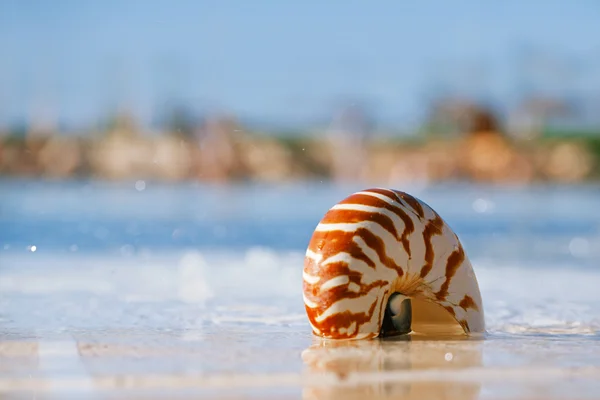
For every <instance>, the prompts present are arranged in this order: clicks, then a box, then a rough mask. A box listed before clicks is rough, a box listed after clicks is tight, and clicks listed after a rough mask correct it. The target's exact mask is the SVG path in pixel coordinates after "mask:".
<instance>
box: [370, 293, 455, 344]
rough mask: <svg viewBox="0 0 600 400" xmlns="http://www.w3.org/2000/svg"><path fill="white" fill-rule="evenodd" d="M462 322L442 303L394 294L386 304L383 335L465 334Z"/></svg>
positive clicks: (381, 334)
mask: <svg viewBox="0 0 600 400" xmlns="http://www.w3.org/2000/svg"><path fill="white" fill-rule="evenodd" d="M465 333H466V332H465V330H464V329H463V327H462V326H461V325H460V323H459V322H458V321H457V320H456V318H454V316H453V315H452V314H451V313H449V312H448V311H447V310H446V309H445V308H444V307H442V306H441V305H439V304H437V303H434V302H431V301H427V300H423V299H419V298H409V297H406V296H404V295H402V294H400V293H394V294H392V295H391V296H390V297H389V299H388V303H387V306H386V308H385V314H384V317H383V322H382V325H381V330H380V334H379V336H380V337H391V336H400V335H407V334H411V335H419V336H420V335H425V336H428V335H464V334H465Z"/></svg>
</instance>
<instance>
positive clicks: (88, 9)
mask: <svg viewBox="0 0 600 400" xmlns="http://www.w3.org/2000/svg"><path fill="white" fill-rule="evenodd" d="M599 21H600V2H598V1H596V0H579V1H571V2H567V1H552V0H549V1H548V0H547V1H541V0H531V1H528V2H524V1H516V0H506V1H476V0H469V1H467V0H463V1H460V0H458V1H454V2H447V1H444V0H429V1H419V2H403V1H394V0H374V1H348V0H347V1H341V0H340V1H335V0H332V1H327V2H323V1H317V0H302V1H275V0H272V1H267V0H253V1H242V0H239V1H227V0H222V1H201V0H200V1H187V0H180V1H163V0H151V1H142V0H137V1H135V0H122V1H116V0H105V1H88V0H54V1H51V0H47V1H41V0H39V1H34V0H0V124H6V123H9V122H12V121H16V120H19V119H21V118H23V117H25V116H28V115H31V113H33V112H36V110H37V111H39V110H47V112H51V113H52V114H53V115H56V116H58V118H60V119H61V120H65V121H68V122H71V123H79V124H84V123H86V122H89V121H93V120H94V119H97V118H98V117H100V116H103V113H106V112H107V111H108V110H109V109H110V108H114V107H117V106H118V105H119V104H124V105H127V106H128V107H130V108H131V109H132V110H134V112H136V113H137V114H138V115H139V116H140V118H142V119H145V120H149V119H150V118H151V117H152V115H154V114H155V113H156V112H158V111H159V110H160V108H161V104H162V103H161V102H160V101H161V99H162V100H164V99H169V98H173V99H179V100H181V101H185V102H187V103H188V104H190V105H192V106H193V107H196V108H202V107H210V108H213V109H218V110H230V111H233V112H236V113H238V114H240V115H242V116H246V117H251V118H254V119H264V120H269V121H280V122H286V121H287V122H289V123H291V124H295V123H301V122H302V121H308V120H311V119H314V118H315V117H318V116H320V115H323V114H324V113H327V112H329V111H330V109H331V106H332V104H333V103H334V102H335V101H336V100H337V99H340V98H344V97H355V98H359V99H364V100H367V101H370V102H372V103H373V104H374V105H375V107H376V109H377V111H378V113H379V114H380V116H381V118H384V119H386V120H388V121H390V122H391V123H401V124H410V123H414V122H415V121H418V120H419V119H420V118H421V117H422V114H423V112H424V105H425V101H426V100H427V99H428V98H429V97H430V96H431V95H433V94H434V93H439V92H441V91H443V90H446V91H460V92H462V93H467V94H469V93H473V94H476V95H478V96H482V97H484V98H487V99H493V100H497V101H510V100H511V99H513V98H514V97H515V96H516V95H518V94H519V93H521V92H523V91H525V90H537V91H541V90H543V91H546V92H550V93H552V92H557V93H579V94H589V93H593V92H594V91H596V92H600V22H599ZM544 60H547V61H550V62H545V61H544ZM525 62H527V63H526V64H525ZM536 65H543V66H544V67H539V66H537V67H536ZM548 65H550V66H551V67H548ZM526 66H529V67H527V68H529V69H527V68H526Z"/></svg>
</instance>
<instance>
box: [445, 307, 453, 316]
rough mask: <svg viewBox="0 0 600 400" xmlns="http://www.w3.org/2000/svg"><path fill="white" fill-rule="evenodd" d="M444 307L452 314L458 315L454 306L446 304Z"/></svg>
mask: <svg viewBox="0 0 600 400" xmlns="http://www.w3.org/2000/svg"><path fill="white" fill-rule="evenodd" d="M444 308H445V309H446V311H448V312H449V313H450V315H452V316H453V317H456V312H455V311H454V308H452V306H444Z"/></svg>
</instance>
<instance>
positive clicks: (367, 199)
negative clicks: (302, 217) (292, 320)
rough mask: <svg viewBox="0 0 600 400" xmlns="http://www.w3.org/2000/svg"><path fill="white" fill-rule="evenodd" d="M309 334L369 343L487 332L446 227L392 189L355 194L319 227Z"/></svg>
mask: <svg viewBox="0 0 600 400" xmlns="http://www.w3.org/2000/svg"><path fill="white" fill-rule="evenodd" d="M303 293H304V304H305V308H306V312H307V315H308V319H309V321H310V324H311V326H312V330H313V333H314V334H315V335H317V336H321V337H323V338H329V339H369V338H375V337H384V336H393V335H401V334H408V333H411V334H413V335H415V334H425V335H427V334H436V333H438V334H461V335H464V334H467V335H474V334H480V333H483V332H484V330H485V322H484V314H483V304H482V300H481V294H480V291H479V285H478V283H477V279H476V277H475V274H474V272H473V268H472V266H471V263H470V262H469V260H468V258H467V256H466V254H465V251H464V249H463V246H462V245H461V242H460V240H459V239H458V236H457V235H456V234H455V233H454V232H453V230H452V229H451V228H450V226H449V225H448V224H447V223H446V222H445V221H444V220H443V219H442V218H441V217H440V216H439V215H438V214H437V213H436V212H435V211H434V210H433V209H432V208H431V207H429V206H428V205H427V204H425V203H424V202H423V201H421V200H419V199H417V198H415V197H413V196H410V195H409V194H407V193H404V192H401V191H398V190H392V189H380V188H375V189H368V190H364V191H361V192H357V193H354V194H352V195H350V196H349V197H347V198H346V199H344V200H342V201H340V202H339V203H338V204H336V205H335V206H333V207H332V208H331V209H330V210H329V211H328V212H327V213H326V214H325V216H324V217H323V219H322V220H321V221H320V223H319V224H318V225H317V227H316V229H315V231H314V233H313V235H312V238H311V240H310V243H309V245H308V249H307V251H306V256H305V260H304V271H303Z"/></svg>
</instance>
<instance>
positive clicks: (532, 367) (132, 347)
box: [0, 328, 600, 399]
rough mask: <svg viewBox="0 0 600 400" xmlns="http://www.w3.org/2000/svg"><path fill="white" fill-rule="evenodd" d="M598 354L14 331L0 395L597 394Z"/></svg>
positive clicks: (286, 335) (542, 343) (570, 340)
mask: <svg viewBox="0 0 600 400" xmlns="http://www.w3.org/2000/svg"><path fill="white" fill-rule="evenodd" d="M269 343H270V344H269ZM599 352H600V341H598V340H597V338H595V337H583V336H581V335H571V336H569V335H557V336H553V337H547V338H542V337H539V336H533V337H527V336H511V337H501V336H498V335H489V336H488V338H487V339H485V340H465V339H461V338H458V337H456V338H419V337H412V338H410V339H409V338H396V339H387V340H372V341H344V342H331V341H323V340H320V339H317V338H315V337H312V336H311V335H310V334H308V333H306V332H301V331H300V330H297V331H296V332H290V331H289V330H285V331H277V330H268V329H260V330H259V331H255V332H254V333H253V332H251V331H246V332H244V331H243V330H240V329H235V328H223V329H219V330H203V331H186V332H183V331H179V332H177V331H169V332H167V331H165V332H158V331H150V330H148V331H144V330H129V331H127V330H121V331H79V332H75V331H74V332H46V333H45V334H41V333H39V332H38V333H33V332H29V333H28V332H19V333H17V332H13V333H12V334H6V333H5V334H3V335H2V340H1V342H0V371H2V373H1V377H0V393H3V396H2V398H36V399H46V398H48V399H51V398H52V399H54V398H81V399H84V398H85V399H88V398H89V399H100V398H128V399H131V398H140V399H141V398H211V399H212V398H214V399H217V398H218V399H229V398H231V399H233V398H284V399H288V398H289V399H292V398H295V399H337V398H349V399H363V398H374V399H388V398H389V399H391V398H394V399H426V398H427V399H429V398H434V399H438V398H440V399H456V398H460V399H523V398H526V399H537V398H539V399H542V398H543V399H583V398H586V399H588V398H589V399H591V398H598V397H599V396H600V363H599V362H598V354H599ZM6 396H7V397H6Z"/></svg>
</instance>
